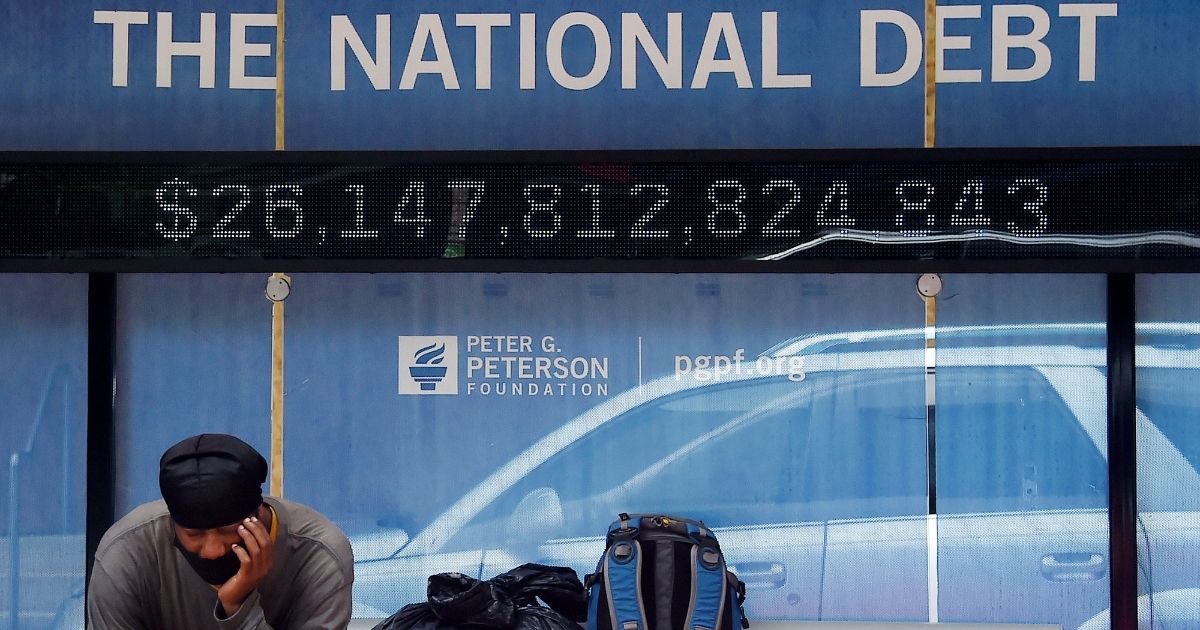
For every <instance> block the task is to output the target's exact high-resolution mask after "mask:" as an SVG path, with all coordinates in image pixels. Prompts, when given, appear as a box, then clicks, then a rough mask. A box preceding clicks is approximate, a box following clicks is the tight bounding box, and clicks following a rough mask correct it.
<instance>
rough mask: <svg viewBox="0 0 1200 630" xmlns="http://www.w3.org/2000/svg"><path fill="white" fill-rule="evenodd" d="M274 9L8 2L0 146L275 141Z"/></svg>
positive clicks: (261, 144)
mask: <svg viewBox="0 0 1200 630" xmlns="http://www.w3.org/2000/svg"><path fill="white" fill-rule="evenodd" d="M274 11H275V1H274V0H239V1H238V3H237V8H236V9H234V10H230V8H228V7H227V6H225V3H214V2H204V1H189V0H155V1H154V2H152V3H148V2H142V3H132V2H129V1H127V0H90V1H88V2H84V3H78V2H71V3H60V2H49V3H27V2H17V0H7V1H6V7H5V9H4V11H3V15H4V16H5V17H4V19H3V20H0V76H2V77H4V82H5V85H4V89H3V90H0V149H19V150H25V149H133V150H173V149H227V150H242V149H247V150H249V149H271V148H273V147H274V146H275V89H274V88H275V79H274V78H273V77H274V75H275V61H274V59H273V57H272V55H273V51H274V49H275V18H274V16H273V13H274ZM262 14H266V15H268V16H269V17H267V18H263V17H260V15H262ZM268 23H269V24H270V26H269V27H267V26H264V24H268Z"/></svg>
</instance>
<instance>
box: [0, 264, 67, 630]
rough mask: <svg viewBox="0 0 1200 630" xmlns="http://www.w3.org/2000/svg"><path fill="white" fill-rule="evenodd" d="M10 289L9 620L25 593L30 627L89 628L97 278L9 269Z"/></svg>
mask: <svg viewBox="0 0 1200 630" xmlns="http://www.w3.org/2000/svg"><path fill="white" fill-rule="evenodd" d="M0 296H3V298H2V299H0V364H2V365H3V366H4V368H3V369H2V370H0V400H2V401H3V405H2V407H3V409H4V413H3V414H2V415H0V445H2V446H0V456H3V458H4V463H5V465H4V466H3V467H2V468H0V485H2V486H3V488H4V494H2V495H0V497H2V498H0V501H2V502H0V627H5V628H8V627H14V628H15V627H17V625H18V624H16V623H13V619H12V615H13V604H12V602H13V601H14V598H15V600H16V601H18V602H19V606H18V607H17V608H18V614H19V625H20V627H21V628H27V629H40V628H82V627H83V583H84V571H85V567H86V561H85V558H84V556H85V554H86V550H85V544H84V523H85V520H86V517H87V514H86V503H85V492H86V485H87V484H86V475H87V469H86V468H87V467H86V461H87V459H86V453H87V426H86V417H87V276H84V275H51V274H37V275H32V274H31V275H25V274H0ZM14 575H17V576H19V579H17V580H13V576H14Z"/></svg>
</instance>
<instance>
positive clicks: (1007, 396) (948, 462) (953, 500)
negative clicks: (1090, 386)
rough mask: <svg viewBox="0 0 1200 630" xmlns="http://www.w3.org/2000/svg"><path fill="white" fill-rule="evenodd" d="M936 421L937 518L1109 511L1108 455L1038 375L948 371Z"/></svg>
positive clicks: (1020, 370)
mask: <svg viewBox="0 0 1200 630" xmlns="http://www.w3.org/2000/svg"><path fill="white" fill-rule="evenodd" d="M1080 369H1081V370H1084V369H1087V370H1090V369H1093V368H1080ZM1081 395H1089V393H1087V392H1083V393H1082V394H1081ZM1090 395H1095V396H1104V395H1105V393H1104V392H1103V391H1098V392H1091V393H1090ZM936 419H937V432H938V435H937V448H938V451H937V452H938V462H937V464H938V467H937V470H938V479H937V482H938V485H937V489H938V507H939V510H938V511H939V512H941V513H973V512H1018V511H1026V510H1047V509H1071V508H1103V507H1105V506H1106V505H1107V497H1108V472H1107V468H1106V465H1105V456H1104V454H1103V453H1101V452H1100V449H1099V448H1098V447H1097V445H1096V444H1095V443H1094V442H1093V441H1092V439H1091V438H1090V437H1089V436H1088V433H1087V431H1085V430H1084V428H1083V427H1082V426H1081V425H1080V423H1079V421H1078V420H1077V419H1076V418H1075V416H1074V414H1073V413H1072V412H1071V409H1070V408H1069V407H1068V406H1067V404H1066V403H1065V402H1064V401H1063V400H1062V398H1061V397H1060V395H1059V394H1058V392H1057V391H1056V390H1055V388H1054V387H1053V386H1052V385H1051V384H1050V382H1049V381H1047V380H1046V377H1045V376H1043V375H1042V373H1041V372H1039V371H1038V370H1036V369H1034V368H1030V367H970V368H965V367H960V368H943V369H942V370H939V372H938V391H937V416H936Z"/></svg>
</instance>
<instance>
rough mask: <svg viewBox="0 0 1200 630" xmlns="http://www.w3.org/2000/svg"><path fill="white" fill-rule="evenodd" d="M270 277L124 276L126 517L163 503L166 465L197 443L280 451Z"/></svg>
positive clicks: (120, 506) (121, 463)
mask: <svg viewBox="0 0 1200 630" xmlns="http://www.w3.org/2000/svg"><path fill="white" fill-rule="evenodd" d="M267 276H268V274H194V275H193V274H130V275H121V276H119V277H118V282H117V331H116V357H117V363H116V382H117V388H116V418H115V425H116V426H115V449H116V453H117V461H116V504H117V505H116V513H117V515H118V516H121V515H123V514H125V513H126V512H128V511H130V510H132V509H133V508H134V507H136V506H138V505H139V504H141V503H144V502H146V501H151V500H156V499H159V498H161V495H160V493H159V489H158V460H159V457H161V456H162V453H163V451H164V450H166V449H167V447H169V446H171V445H172V444H174V443H175V442H177V441H179V440H181V439H183V438H185V437H187V436H189V435H194V434H197V433H208V432H213V433H232V434H234V435H237V436H238V437H240V438H242V439H243V440H245V441H246V442H248V443H249V444H251V445H252V446H254V447H255V448H256V449H258V451H259V452H261V453H262V454H263V455H264V456H267V455H268V454H269V453H270V452H271V451H270V446H271V422H270V418H271V303H270V302H269V301H268V300H267V299H266V297H264V295H263V288H264V287H265V286H266V279H267Z"/></svg>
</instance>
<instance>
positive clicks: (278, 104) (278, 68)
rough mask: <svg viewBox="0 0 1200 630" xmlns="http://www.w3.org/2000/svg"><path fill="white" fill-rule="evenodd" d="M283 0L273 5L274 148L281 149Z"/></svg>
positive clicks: (278, 0) (277, 0)
mask: <svg viewBox="0 0 1200 630" xmlns="http://www.w3.org/2000/svg"><path fill="white" fill-rule="evenodd" d="M283 2H284V0H276V5H275V150H276V151H282V150H283V42H284V36H283Z"/></svg>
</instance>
